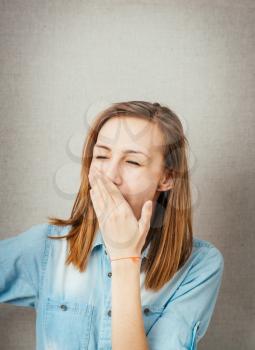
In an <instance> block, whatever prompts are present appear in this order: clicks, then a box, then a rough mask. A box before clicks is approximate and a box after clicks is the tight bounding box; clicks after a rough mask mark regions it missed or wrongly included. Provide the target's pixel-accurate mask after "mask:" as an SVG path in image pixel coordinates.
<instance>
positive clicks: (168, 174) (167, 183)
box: [157, 169, 174, 191]
mask: <svg viewBox="0 0 255 350" xmlns="http://www.w3.org/2000/svg"><path fill="white" fill-rule="evenodd" d="M173 179H174V177H173V171H172V170H169V169H165V170H164V174H163V175H162V178H161V179H160V181H159V183H158V188H157V191H168V190H170V189H171V188H173V185H174V182H173Z"/></svg>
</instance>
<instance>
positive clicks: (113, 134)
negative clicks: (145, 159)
mask: <svg viewBox="0 0 255 350" xmlns="http://www.w3.org/2000/svg"><path fill="white" fill-rule="evenodd" d="M97 142H102V143H104V144H107V145H108V146H109V147H111V148H118V149H122V148H127V147H129V148H131V147H132V146H133V147H135V148H136V149H137V148H139V149H140V150H141V151H145V152H146V151H147V152H150V153H154V152H161V151H162V146H163V144H164V138H163V134H162V132H161V130H160V129H159V127H158V126H157V125H156V124H155V123H152V122H150V121H148V120H145V119H143V118H139V117H128V116H125V117H113V118H111V119H109V120H107V122H106V123H105V124H104V125H103V126H102V128H101V129H100V131H99V134H98V138H97Z"/></svg>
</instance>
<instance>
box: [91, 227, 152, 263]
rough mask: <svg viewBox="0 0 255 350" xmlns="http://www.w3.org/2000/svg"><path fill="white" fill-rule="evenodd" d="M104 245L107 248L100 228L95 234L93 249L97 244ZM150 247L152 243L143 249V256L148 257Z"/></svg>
mask: <svg viewBox="0 0 255 350" xmlns="http://www.w3.org/2000/svg"><path fill="white" fill-rule="evenodd" d="M100 245H101V246H104V248H105V249H106V247H105V244H104V240H103V237H102V233H101V231H100V230H99V229H98V230H97V232H96V236H95V239H94V241H93V243H92V249H91V251H92V250H93V249H94V248H95V247H97V246H100ZM149 248H150V243H149V244H148V246H147V247H146V249H145V250H144V251H143V253H142V258H147V254H148V252H149Z"/></svg>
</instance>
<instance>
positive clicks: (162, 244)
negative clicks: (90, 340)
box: [47, 101, 193, 291]
mask: <svg viewBox="0 0 255 350" xmlns="http://www.w3.org/2000/svg"><path fill="white" fill-rule="evenodd" d="M123 116H128V117H136V118H143V119H146V120H148V121H150V122H152V123H156V124H157V125H158V126H159V128H160V130H161V132H162V133H163V136H164V141H165V142H164V145H163V154H164V160H165V168H166V169H167V170H169V171H170V173H171V174H172V178H173V181H174V182H173V188H172V189H171V190H169V191H165V192H161V193H160V195H159V196H158V199H157V203H156V207H155V213H154V215H153V221H152V223H151V227H150V229H149V232H148V234H147V237H146V241H145V244H144V247H143V249H142V252H143V251H144V249H145V248H146V247H147V245H148V244H149V243H150V247H149V251H148V254H147V256H148V259H146V261H145V263H144V264H142V270H143V271H145V273H146V277H145V288H146V289H151V290H154V291H157V290H159V289H160V288H161V287H163V286H164V284H165V283H166V282H168V281H169V280H170V279H171V278H172V276H173V275H174V274H175V273H176V272H177V271H178V270H179V269H180V268H181V267H182V266H183V265H184V263H185V262H186V261H187V259H188V258H189V256H190V255H191V251H192V240H193V231H192V212H191V191H190V183H189V173H188V164H187V154H186V152H187V145H188V140H187V138H186V136H185V135H184V131H183V127H182V124H181V121H180V119H179V118H178V116H177V115H176V114H175V113H174V112H173V111H172V110H171V109H170V108H169V107H167V106H162V105H160V104H159V103H150V102H145V101H128V102H119V103H113V104H111V105H110V107H108V108H106V109H105V110H103V111H102V112H100V113H99V114H98V115H97V116H96V118H95V119H94V121H93V124H92V125H91V129H90V130H88V134H87V137H86V140H85V142H84V146H83V150H82V164H81V184H80V188H79V191H78V194H77V196H76V199H75V202H74V205H73V208H72V212H71V215H70V218H69V219H66V220H65V219H58V218H54V217H49V216H48V217H47V218H48V220H49V223H50V224H53V225H58V226H67V225H71V229H70V231H69V233H68V234H67V235H65V236H56V237H54V236H48V237H49V238H52V239H61V238H66V239H67V241H68V242H69V253H68V256H67V258H66V262H65V263H66V264H70V263H73V264H74V266H76V267H77V268H78V269H79V271H80V272H82V271H84V270H85V269H86V266H87V263H88V259H89V255H90V252H91V248H92V244H93V240H94V237H95V234H96V232H97V230H98V220H97V217H96V214H95V212H94V208H93V205H92V201H91V199H90V195H89V190H90V185H89V181H88V174H89V168H90V164H91V161H92V155H93V148H94V145H95V143H96V141H97V136H98V134H99V131H100V129H101V127H102V126H103V124H104V123H106V121H107V120H109V119H110V118H113V117H114V118H118V117H123ZM159 217H161V220H160V222H159Z"/></svg>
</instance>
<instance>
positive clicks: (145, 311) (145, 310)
mask: <svg viewBox="0 0 255 350" xmlns="http://www.w3.org/2000/svg"><path fill="white" fill-rule="evenodd" d="M143 312H144V313H145V315H148V313H149V312H150V309H148V308H147V307H146V308H145V309H144V310H143Z"/></svg>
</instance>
